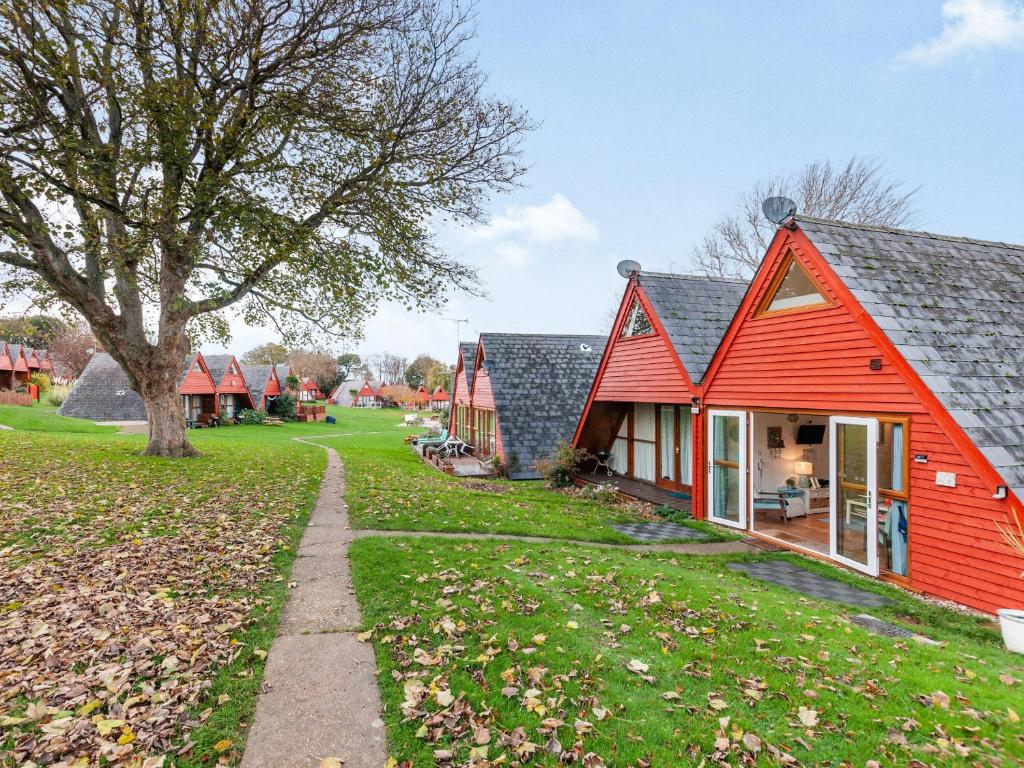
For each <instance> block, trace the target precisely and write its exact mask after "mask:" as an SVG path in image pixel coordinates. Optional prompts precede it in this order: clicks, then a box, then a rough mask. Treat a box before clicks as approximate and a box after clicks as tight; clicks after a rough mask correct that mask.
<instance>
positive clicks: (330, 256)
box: [0, 0, 530, 456]
mask: <svg viewBox="0 0 1024 768" xmlns="http://www.w3.org/2000/svg"><path fill="white" fill-rule="evenodd" d="M472 37H473V27H472V17H471V15H470V14H469V13H468V12H467V11H465V10H464V9H461V8H460V7H458V6H450V5H448V4H446V3H445V2H444V0H217V2H211V1H210V0H19V1H18V2H4V3H2V4H0V269H6V270H8V271H7V272H6V273H5V274H0V283H2V287H5V288H7V289H8V290H9V291H12V292H15V291H16V292H20V293H22V294H23V293H24V292H25V290H26V289H31V290H33V291H34V292H35V293H36V294H37V295H38V299H39V300H40V302H42V303H45V302H52V303H61V304H65V305H70V306H71V307H73V308H74V309H76V310H77V311H78V312H80V313H81V314H82V316H83V317H85V318H86V319H87V320H88V322H89V324H90V326H91V327H92V329H93V332H94V333H95V334H96V336H97V338H98V339H99V340H100V342H101V343H102V344H103V346H104V348H105V349H106V350H107V351H108V352H109V353H110V354H111V355H113V356H114V358H115V359H116V360H117V361H118V362H119V363H120V364H121V366H122V367H123V368H124V369H125V371H126V373H127V374H128V377H129V379H130V380H131V383H132V386H133V387H135V388H136V390H137V391H138V392H139V394H140V395H141V396H142V398H143V400H144V401H145V403H146V408H147V413H148V415H149V424H150V439H149V445H148V447H147V453H150V454H157V455H166V456H183V455H191V454H192V453H194V451H193V449H192V447H191V446H190V444H189V443H188V440H187V437H186V434H185V430H184V420H183V419H182V418H181V414H180V409H179V404H178V402H177V396H176V393H175V381H176V379H177V378H178V375H179V372H180V371H181V369H182V365H183V362H184V360H185V357H186V355H187V354H188V351H189V349H190V347H191V342H192V341H194V340H195V339H196V338H197V337H208V336H213V337H224V336H226V335H227V330H228V325H227V323H228V319H229V317H230V315H229V313H233V314H236V315H237V316H240V317H242V318H243V319H245V320H246V321H247V322H265V321H266V320H267V319H268V318H270V319H272V320H273V322H275V323H277V324H278V326H279V327H282V328H284V329H285V330H286V331H287V332H288V334H292V335H290V336H288V338H296V339H298V338H301V335H302V334H301V331H302V329H306V328H309V327H310V325H312V326H314V327H316V326H319V327H321V328H322V329H324V330H329V331H331V332H334V333H338V334H341V333H352V332H355V331H357V330H358V328H359V326H360V324H361V321H362V320H363V318H365V317H366V315H367V313H369V312H372V311H373V308H374V306H375V305H376V303H377V302H378V301H380V300H381V299H382V298H399V299H401V300H404V301H405V302H406V303H408V304H410V305H417V304H420V305H422V304H426V303H436V302H438V301H439V300H440V299H441V294H440V293H439V291H440V290H441V289H439V288H438V287H437V286H456V287H462V288H467V289H471V288H472V284H473V280H474V273H473V271H472V270H471V269H469V268H467V267H465V266H463V265H461V264H459V263H458V262H457V261H454V260H453V259H451V258H450V257H448V256H447V255H446V254H444V253H442V252H441V251H440V250H439V249H438V247H437V246H436V243H435V240H434V238H433V236H432V230H431V224H432V223H434V222H435V221H438V220H454V221H456V222H467V221H476V220H479V219H480V218H481V217H482V204H483V202H484V201H485V199H486V197H487V196H488V195H489V194H490V193H493V192H500V191H504V190H507V189H509V188H510V187H511V186H513V185H514V184H515V183H516V180H517V178H518V177H519V176H520V174H521V173H522V172H523V166H522V164H521V162H520V155H519V143H520V139H521V137H522V135H523V133H524V131H526V130H527V129H528V128H529V127H530V126H529V124H528V118H527V116H526V115H525V114H524V113H523V112H522V110H520V109H519V108H518V107H516V106H515V105H513V104H510V103H508V102H505V101H501V100H498V99H495V98H492V97H489V96H488V95H487V94H486V93H485V78H484V76H483V74H482V73H481V71H480V70H479V68H478V67H477V65H476V63H475V61H474V60H473V58H472V57H471V56H470V55H468V52H467V45H468V43H469V42H470V41H471V39H472ZM3 265H6V267H4V266H3Z"/></svg>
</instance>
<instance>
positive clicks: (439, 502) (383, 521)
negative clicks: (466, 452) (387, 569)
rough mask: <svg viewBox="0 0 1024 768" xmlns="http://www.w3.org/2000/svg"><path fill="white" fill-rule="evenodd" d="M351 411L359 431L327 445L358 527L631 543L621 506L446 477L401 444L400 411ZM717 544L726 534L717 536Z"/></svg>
mask: <svg viewBox="0 0 1024 768" xmlns="http://www.w3.org/2000/svg"><path fill="white" fill-rule="evenodd" d="M350 410H352V411H354V413H353V414H352V415H351V416H349V417H348V422H349V425H348V426H349V427H350V429H349V430H348V431H356V428H355V425H358V426H359V428H360V431H361V432H362V433H361V434H355V435H351V436H346V437H338V438H332V439H328V440H324V441H322V442H323V443H324V444H325V445H331V446H333V447H334V448H336V449H337V450H338V452H339V453H340V454H341V456H342V458H343V459H344V461H345V467H346V472H347V475H348V477H347V481H348V491H347V494H346V499H347V501H348V504H349V516H350V517H351V520H352V525H353V527H355V528H374V529H379V530H406V531H457V532H458V531H462V532H465V531H477V532H485V533H504V534H516V535H529V536H550V537H553V538H566V539H579V540H583V541H600V542H618V543H625V542H628V541H630V540H629V539H628V538H626V537H625V536H622V535H621V534H619V533H618V532H617V531H615V530H614V529H612V528H611V527H610V525H609V524H610V523H614V522H627V521H632V520H636V519H638V517H637V515H636V513H634V512H632V511H631V510H629V509H628V508H626V507H624V506H622V505H617V504H611V503H607V502H601V501H594V500H589V499H583V498H578V497H575V496H571V495H568V494H565V493H555V492H552V491H550V490H548V489H546V488H545V487H544V486H543V484H542V483H541V482H539V481H507V480H495V479H487V480H486V481H480V480H472V479H464V478H456V477H451V476H449V475H444V474H441V473H440V472H438V471H437V470H436V469H433V468H432V467H429V466H427V465H426V464H424V463H423V462H422V461H421V460H420V459H419V457H417V456H416V454H415V453H414V452H413V451H412V450H411V449H410V448H409V446H407V445H405V444H404V443H402V441H401V440H397V439H396V430H399V429H400V428H399V427H398V426H397V425H398V424H400V422H401V416H400V415H399V414H398V412H397V411H375V410H365V411H364V410H360V409H350ZM342 418H344V417H342ZM339 426H342V423H339ZM409 431H410V430H402V431H400V432H399V434H405V433H407V432H409ZM715 538H716V539H718V540H722V539H724V538H728V534H726V535H725V536H722V535H721V534H718V533H716V534H715Z"/></svg>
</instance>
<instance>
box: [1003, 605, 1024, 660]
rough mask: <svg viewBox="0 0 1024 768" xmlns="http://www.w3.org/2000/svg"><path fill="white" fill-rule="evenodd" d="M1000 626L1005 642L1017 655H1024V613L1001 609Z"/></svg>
mask: <svg viewBox="0 0 1024 768" xmlns="http://www.w3.org/2000/svg"><path fill="white" fill-rule="evenodd" d="M996 613H997V614H998V615H999V625H1000V626H1001V627H1002V629H1003V642H1004V643H1006V647H1007V648H1008V649H1009V650H1011V651H1014V652H1015V653H1024V611H1022V610H1018V609H1015V608H1000V609H999V610H998V611H996Z"/></svg>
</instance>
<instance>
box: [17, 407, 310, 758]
mask: <svg viewBox="0 0 1024 768" xmlns="http://www.w3.org/2000/svg"><path fill="white" fill-rule="evenodd" d="M68 421H70V422H71V423H70V424H68V423H67V421H65V420H61V419H59V418H58V417H55V416H52V415H50V414H48V413H47V412H46V411H45V409H31V410H28V409H26V410H16V409H9V410H7V411H4V412H2V413H0V423H8V424H11V425H13V426H15V428H16V430H17V431H0V456H3V457H4V458H3V462H2V463H3V478H2V482H0V509H2V510H3V527H2V529H0V764H3V765H21V764H32V763H35V764H40V765H49V764H61V765H75V766H79V765H83V766H84V765H96V764H102V763H105V762H115V761H116V764H117V765H129V766H139V765H145V766H158V765H171V764H177V765H197V766H198V765H212V764H215V763H217V762H218V761H219V760H228V761H230V760H232V759H233V758H235V757H236V756H237V749H238V747H239V746H240V743H236V742H238V741H240V740H239V733H240V729H241V728H244V726H245V724H246V723H245V718H246V717H248V715H249V712H250V711H251V708H252V703H253V700H254V696H255V692H256V690H257V688H258V685H259V680H260V677H261V674H262V666H263V659H264V657H265V654H266V649H268V648H269V643H270V641H271V640H272V639H273V628H274V625H275V623H276V615H277V611H278V610H279V608H280V605H281V604H282V602H283V599H284V594H285V592H286V589H285V575H286V573H287V569H288V568H289V567H290V563H291V560H292V557H293V551H294V543H295V541H297V537H298V535H299V533H300V532H301V528H302V525H303V523H304V521H305V518H306V516H307V515H308V513H309V511H310V509H311V508H312V503H313V500H314V498H315V492H316V488H317V486H318V484H319V480H320V477H321V475H322V472H323V467H324V463H325V456H324V452H323V451H322V450H320V449H319V448H316V447H314V446H307V445H302V444H300V443H296V442H293V441H291V440H288V439H287V436H288V435H289V434H290V433H288V432H285V433H272V432H269V431H268V430H269V428H246V427H237V428H232V429H224V430H211V431H210V432H208V433H205V434H197V435H196V436H195V438H194V441H195V443H196V445H197V447H199V449H200V450H201V451H202V452H203V454H204V455H203V456H202V457H201V458H199V459H195V460H184V461H169V460H159V459H150V458H144V457H141V456H138V455H137V452H138V451H139V450H140V448H141V447H142V444H143V443H142V441H141V438H138V437H126V436H122V435H117V434H110V430H108V429H102V430H99V429H97V428H93V429H89V427H90V426H91V425H88V423H86V422H80V421H75V420H68ZM69 426H70V427H71V428H74V429H76V431H77V432H78V434H75V433H69V432H67V431H66V430H67V429H68V427H69ZM89 432H94V434H88V433H89Z"/></svg>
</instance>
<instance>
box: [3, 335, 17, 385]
mask: <svg viewBox="0 0 1024 768" xmlns="http://www.w3.org/2000/svg"><path fill="white" fill-rule="evenodd" d="M0 389H14V360H13V358H12V357H11V348H10V345H8V343H7V342H6V341H0Z"/></svg>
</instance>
